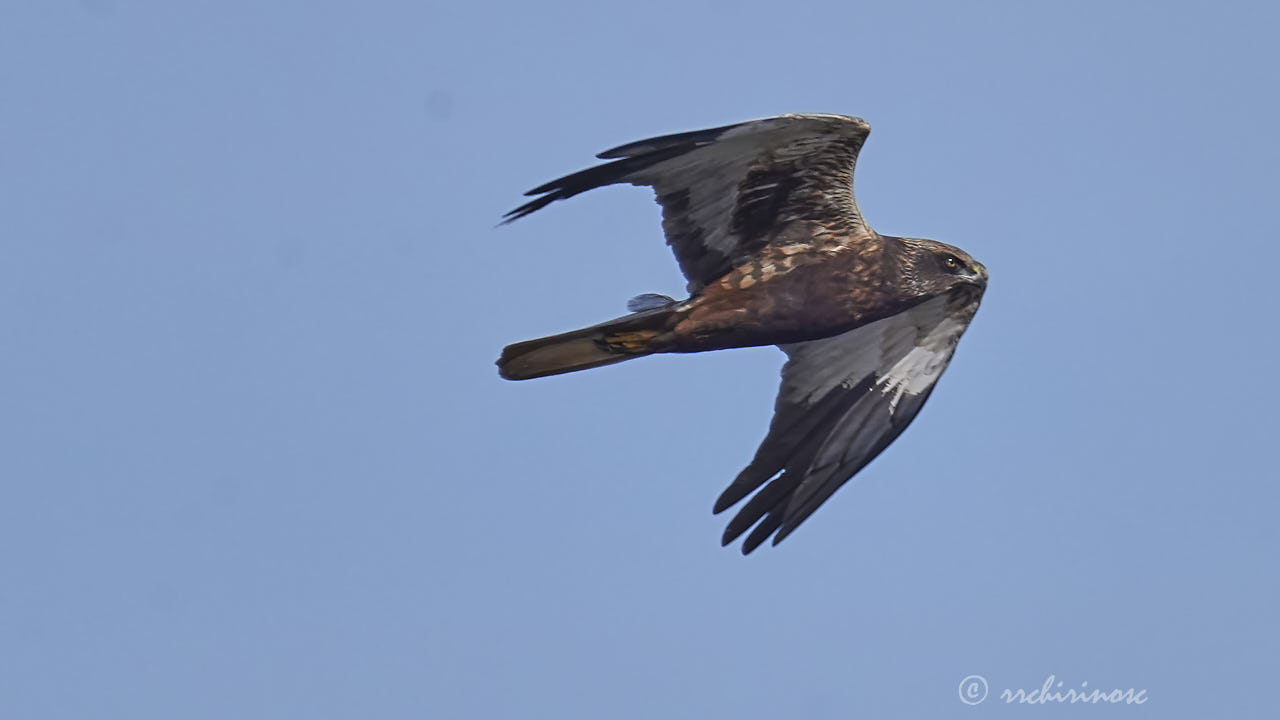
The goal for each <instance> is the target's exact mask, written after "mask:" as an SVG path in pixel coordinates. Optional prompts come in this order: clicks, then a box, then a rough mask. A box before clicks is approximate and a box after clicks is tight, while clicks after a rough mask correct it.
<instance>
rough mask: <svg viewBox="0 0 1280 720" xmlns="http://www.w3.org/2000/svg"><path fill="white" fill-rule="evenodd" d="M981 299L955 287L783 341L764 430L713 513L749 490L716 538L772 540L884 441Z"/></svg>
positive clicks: (914, 405)
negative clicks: (837, 328)
mask: <svg viewBox="0 0 1280 720" xmlns="http://www.w3.org/2000/svg"><path fill="white" fill-rule="evenodd" d="M980 300H981V291H980V290H978V291H976V292H975V291H974V290H973V289H972V288H967V287H966V288H961V289H959V290H957V291H953V292H952V293H951V294H948V295H944V296H941V297H937V298H933V299H931V300H927V301H925V302H923V303H921V304H919V305H916V306H914V307H912V308H911V309H909V310H905V311H903V312H901V313H899V314H897V315H894V316H892V317H888V318H885V319H883V320H880V321H877V322H874V323H871V324H869V325H864V326H863V327H860V328H857V329H856V330H851V331H849V332H847V333H844V334H842V335H837V336H835V337H831V338H826V339H823V340H813V341H810V342H804V343H797V344H794V345H787V346H783V347H782V349H783V350H784V351H785V352H786V353H787V355H788V360H787V362H786V364H785V365H784V366H783V368H782V387H781V388H780V389H779V391H778V398H777V401H776V404H775V408H774V416H773V421H772V422H771V423H770V426H769V434H768V436H767V437H765V439H764V442H763V443H761V445H760V448H759V449H758V450H757V451H756V456H755V458H754V459H753V460H752V461H751V464H750V465H748V466H747V467H746V468H745V469H744V470H743V471H742V472H741V473H739V475H738V477H737V479H735V480H734V481H733V483H732V484H730V485H729V487H728V488H727V489H726V490H725V491H724V493H723V494H721V496H720V498H719V499H718V500H717V501H716V505H715V512H717V513H719V512H722V511H724V510H726V509H727V508H729V507H730V506H732V505H734V504H736V503H737V502H739V501H740V500H742V499H743V498H745V497H747V496H748V495H751V494H752V493H753V492H754V493H755V495H754V496H752V497H751V499H750V500H748V501H747V503H746V504H745V505H744V506H742V508H741V509H740V510H739V511H738V513H737V515H736V516H734V518H733V520H731V521H730V522H729V525H728V527H727V528H725V532H724V537H723V540H722V544H724V545H728V544H729V543H731V542H733V541H734V540H735V539H737V538H738V537H739V536H740V535H742V534H743V533H744V532H746V531H747V530H748V529H751V533H750V534H749V535H748V536H747V538H746V540H745V541H744V542H743V545H742V552H743V553H744V554H746V553H749V552H751V551H752V550H754V549H755V548H756V547H758V546H759V545H760V544H761V543H763V542H764V541H765V540H766V539H768V538H769V537H770V536H773V544H775V545H776V544H778V543H779V542H781V541H782V539H783V538H785V537H786V536H787V535H790V534H791V533H792V532H793V531H794V530H795V529H796V528H797V527H799V526H800V524H801V523H803V522H804V521H805V519H806V518H808V517H809V516H810V515H811V514H813V511H814V510H817V509H818V506H820V505H821V504H822V503H823V502H825V501H826V500H827V498H829V497H831V494H832V493H834V492H835V491H836V490H837V489H839V488H840V486H841V485H843V484H844V483H846V482H848V480H849V479H850V478H851V477H853V476H854V474H855V473H857V472H858V471H859V470H861V469H862V468H863V467H864V466H866V464H867V463H869V462H871V461H872V460H873V459H875V457H876V456H877V455H879V454H880V452H881V451H883V450H884V449H885V448H886V447H888V446H889V444H890V443H892V442H893V441H894V439H895V438H897V437H898V435H900V434H901V433H902V431H903V430H905V429H906V428H907V426H908V425H910V424H911V421H912V420H914V419H915V417H916V414H917V413H919V412H920V409H921V408H922V407H924V403H925V400H927V399H928V397H929V393H931V392H932V391H933V386H934V385H935V384H936V383H937V382H938V378H939V377H941V376H942V372H943V370H945V369H946V367H947V364H948V363H949V362H950V361H951V356H952V354H953V353H954V352H955V348H956V344H957V343H958V342H959V340H960V336H961V334H963V333H964V331H965V328H967V327H968V325H969V321H970V320H972V319H973V314H974V313H975V312H976V311H977V309H978V303H979V302H980ZM779 473H780V474H779ZM775 476H776V477H775ZM766 483H767V484H766ZM761 486H763V487H761ZM757 490H758V492H757ZM753 526H754V529H752V527H753ZM775 533H776V534H775Z"/></svg>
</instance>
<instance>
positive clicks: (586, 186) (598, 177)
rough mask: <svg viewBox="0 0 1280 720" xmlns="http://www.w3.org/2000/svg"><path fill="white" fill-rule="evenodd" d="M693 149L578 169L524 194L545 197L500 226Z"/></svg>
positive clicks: (658, 152)
mask: <svg viewBox="0 0 1280 720" xmlns="http://www.w3.org/2000/svg"><path fill="white" fill-rule="evenodd" d="M694 147H695V146H694V145H691V144H684V145H673V146H670V147H663V148H658V149H656V150H654V151H653V152H646V153H644V154H643V155H636V156H634V157H624V158H622V159H620V160H613V161H612V162H607V163H605V164H603V165H596V166H595V167H589V168H587V169H586V170H579V171H578V172H576V173H573V174H571V175H565V176H564V177H562V178H557V179H555V180H552V181H550V182H546V183H543V184H541V185H539V186H538V187H536V188H534V189H532V190H530V191H528V192H526V193H525V197H533V196H534V195H541V196H542V197H539V198H534V199H533V200H530V201H529V202H527V203H525V204H524V205H521V206H520V207H518V208H516V209H515V210H512V211H511V212H509V213H507V214H506V215H503V216H502V217H503V218H504V220H503V221H502V222H501V223H499V225H506V224H507V223H510V222H515V221H516V220H519V219H520V218H522V217H524V216H525V215H529V214H531V213H535V212H537V211H539V210H541V209H542V208H544V207H546V206H548V205H550V204H551V203H553V202H555V201H556V200H567V199H569V198H571V197H573V196H574V195H578V194H580V193H584V192H586V191H588V190H592V189H594V188H598V187H604V186H605V185H613V184H616V183H620V182H627V176H629V175H631V174H632V173H634V172H637V171H640V170H643V169H645V168H647V167H649V166H650V165H656V164H657V163H660V162H662V161H663V160H669V159H670V158H673V157H675V156H677V155H683V154H684V153H686V152H689V151H690V150H692V149H693V148H694Z"/></svg>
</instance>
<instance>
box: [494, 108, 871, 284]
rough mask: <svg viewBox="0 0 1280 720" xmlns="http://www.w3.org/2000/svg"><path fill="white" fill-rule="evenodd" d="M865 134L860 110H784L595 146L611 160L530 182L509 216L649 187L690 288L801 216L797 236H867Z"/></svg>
mask: <svg viewBox="0 0 1280 720" xmlns="http://www.w3.org/2000/svg"><path fill="white" fill-rule="evenodd" d="M869 132H870V126H869V125H868V124H867V123H866V122H865V121H864V120H861V119H860V118H853V117H845V116H841V115H780V116H777V117H771V118H764V119H760V120H751V121H748V122H744V123H738V124H736V125H726V126H724V127H718V128H712V129H708V130H699V131H694V132H685V133H677V134H674V135H665V136H662V137H656V138H650V139H648V140H641V141H639V142H634V143H629V144H626V145H621V146H619V147H616V148H613V149H611V150H607V151H605V152H603V153H600V155H599V157H600V158H601V159H607V160H611V162H608V163H604V164H602V165H598V166H596V167H593V168H588V169H586V170H582V171H580V172H577V173H573V174H572V175H567V176H565V177H563V178H560V179H558V180H553V181H551V182H549V183H546V184H544V185H541V186H539V187H536V188H534V189H533V190H530V191H529V192H528V193H526V194H527V195H531V196H532V195H538V196H540V197H537V198H535V199H533V200H530V201H529V202H527V203H525V204H524V205H521V206H520V207H518V208H516V209H515V210H512V211H511V212H509V213H507V215H506V220H505V222H510V221H512V220H516V219H518V218H521V217H524V216H525V215H528V214H530V213H532V212H535V211H537V210H539V209H541V208H543V207H545V206H547V205H548V204H550V203H552V202H554V201H556V200H563V199H566V198H570V197H573V196H574V195H577V194H579V193H582V192H585V191H587V190H590V189H592V188H596V187H602V186H605V185H612V184H616V183H630V184H632V185H644V186H650V187H653V188H654V191H655V193H656V195H657V200H658V203H659V204H660V205H661V206H662V226H663V232H664V234H665V235H666V238H667V244H668V245H670V246H671V249H672V251H673V252H674V253H675V256H676V260H677V262H678V263H679V265H680V270H681V272H682V273H683V274H684V276H685V278H686V279H687V280H688V281H689V290H690V291H691V292H692V291H696V290H697V289H699V288H701V287H702V286H704V285H706V284H708V283H710V282H711V281H712V280H715V279H716V278H718V277H720V276H721V275H724V274H725V273H726V272H728V271H729V270H730V269H732V268H733V267H734V266H736V265H737V264H738V263H740V262H741V261H743V260H745V259H746V258H748V257H750V256H752V255H754V254H755V253H757V252H759V251H760V250H761V249H763V248H764V247H765V246H767V245H768V244H769V243H770V242H773V241H774V240H775V239H776V238H777V237H778V235H779V234H780V233H781V232H782V231H783V230H785V229H786V228H787V227H789V226H791V225H793V224H795V223H797V222H799V223H804V224H805V225H806V232H805V233H803V234H801V235H800V237H801V238H802V239H803V241H816V242H821V241H822V240H824V239H828V238H836V239H839V238H846V237H857V236H861V235H865V234H869V233H870V232H871V230H870V228H868V227H867V225H866V223H865V222H864V221H863V218H862V214H861V212H860V211H859V210H858V205H857V201H856V200H855V198H854V192H853V173H854V167H855V165H856V162H857V157H858V152H859V150H861V148H862V144H863V142H864V141H865V140H866V138H867V134H868V133H869Z"/></svg>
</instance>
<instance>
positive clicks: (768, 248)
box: [498, 115, 987, 554]
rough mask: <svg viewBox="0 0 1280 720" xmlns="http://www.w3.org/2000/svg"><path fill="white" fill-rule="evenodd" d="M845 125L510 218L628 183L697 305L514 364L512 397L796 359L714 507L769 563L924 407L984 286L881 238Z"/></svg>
mask: <svg viewBox="0 0 1280 720" xmlns="http://www.w3.org/2000/svg"><path fill="white" fill-rule="evenodd" d="M870 129H871V127H870V125H868V124H867V123H866V121H864V120H862V119H860V118H855V117H845V116H841V115H780V116H777V117H770V118H763V119H760V120H751V121H747V122H743V123H738V124H735V125H727V126H724V127H718V128H712V129H709V130H698V131H694V132H685V133H678V134H675V135H666V136H663V137H657V138H653V139H650V140H641V141H639V142H634V143H630V144H627V145H622V146H620V147H616V148H614V149H612V150H607V151H605V152H602V153H600V154H599V155H598V156H597V157H599V158H601V159H603V160H608V161H609V162H606V163H603V164H601V165H597V166H595V167H592V168H588V169H586V170H583V171H581V172H577V173H574V174H572V175H568V176H566V177H562V178H560V179H559V180H553V181H551V182H549V183H546V184H545V185H540V186H538V187H536V188H534V189H533V190H530V191H529V192H528V193H526V195H527V196H536V197H534V199H532V200H530V201H529V202H527V203H525V204H524V205H521V206H520V207H518V208H516V209H515V210H512V211H511V212H509V213H507V215H506V216H505V218H506V219H505V221H504V224H505V223H506V222H511V221H513V220H516V219H518V218H521V217H524V216H525V215H528V214H530V213H532V212H534V211H536V210H539V209H541V208H543V207H545V206H547V205H549V204H550V203H552V202H555V201H556V200H564V199H566V198H570V197H573V196H574V195H577V194H579V193H582V192H585V191H587V190H590V189H592V188H597V187H603V186H605V185H613V184H618V183H629V184H632V185H643V186H649V187H652V188H653V189H654V191H655V192H656V194H657V200H658V203H659V204H660V205H661V206H662V229H663V232H664V234H665V235H666V240H667V244H668V245H670V246H671V249H672V251H673V252H674V253H675V257H676V261H677V262H678V263H679V265H680V270H681V272H682V273H683V274H684V276H685V278H686V279H687V280H688V292H689V297H688V299H685V300H675V299H672V298H669V297H666V296H662V295H654V294H649V295H641V296H639V297H636V298H634V299H632V301H631V302H630V303H628V310H630V311H632V312H631V314H629V315H626V316H624V317H621V318H618V319H616V320H610V321H608V322H604V323H601V324H599V325H593V326H591V327H588V328H583V329H581V330H575V331H573V332H567V333H563V334H560V335H552V336H550V337H544V338H539V339H537V340H528V341H525V342H520V343H515V344H513V345H509V346H507V347H506V348H505V349H504V350H503V351H502V356H501V358H500V359H499V360H498V370H499V373H500V374H501V376H502V377H504V378H507V379H508V380H527V379H530V378H537V377H544V376H547V375H557V374H560V373H567V372H574V371H577V370H585V369H587V368H594V367H599V366H602V365H610V364H613V363H618V362H622V361H624V360H632V359H635V358H638V357H643V356H645V355H652V354H654V353H694V352H705V351H708V350H723V349H727V348H738V347H751V346H758V345H777V346H778V347H779V348H781V349H782V351H783V352H784V353H786V355H787V360H786V363H785V364H784V365H783V367H782V386H781V388H780V389H779V391H778V397H777V400H776V402H775V406H774V415H773V420H772V421H771V423H770V425H769V431H768V434H767V435H766V437H765V439H764V441H763V442H762V443H761V445H760V447H759V449H758V450H756V453H755V457H754V458H753V459H752V460H751V462H750V464H748V465H747V466H746V468H745V469H743V470H742V472H741V473H739V474H738V476H737V478H736V479H734V481H733V482H732V483H730V485H729V487H728V488H727V489H725V491H724V492H723V493H722V494H721V495H720V497H719V499H718V500H717V501H716V503H715V508H714V512H716V513H720V512H722V511H724V510H726V509H728V508H730V507H732V506H733V505H736V504H737V503H739V502H740V501H742V500H744V499H747V498H748V496H750V499H747V501H746V503H745V504H744V505H743V506H742V507H741V508H740V509H739V510H738V511H737V514H736V515H735V516H734V517H733V519H732V520H731V521H730V522H729V524H728V527H727V528H726V529H725V531H724V536H723V538H722V544H723V545H728V544H729V543H731V542H733V541H735V540H736V539H737V538H738V537H740V536H741V535H742V534H743V533H746V532H747V531H748V530H750V533H749V534H747V537H746V539H745V540H744V541H743V544H742V552H743V553H744V554H746V553H750V552H751V551H752V550H754V549H756V548H757V547H758V546H759V545H760V544H761V543H763V542H764V541H765V540H767V539H769V538H770V537H772V538H773V544H774V545H776V544H778V543H779V542H780V541H782V540H783V539H784V538H786V537H787V536H788V535H790V534H791V533H792V532H794V531H795V529H796V528H797V527H799V526H800V524H801V523H803V522H804V521H805V519H806V518H808V517H809V516H810V515H811V514H812V513H813V511H814V510H816V509H817V508H818V506H820V505H822V503H823V502H825V501H826V500H827V498H829V497H831V494H832V493H834V492H835V491H836V490H837V489H838V488H839V487H840V486H841V485H843V484H844V483H846V482H847V481H848V480H849V479H850V478H851V477H853V475H854V474H855V473H857V472H858V471H859V470H861V469H862V468H863V467H864V466H866V464H867V463H869V462H871V460H872V459H874V458H875V457H876V456H877V455H879V454H880V452H881V451H883V450H884V449H885V448H886V447H887V446H888V445H889V443H891V442H893V441H894V439H896V438H897V437H898V435H900V434H901V433H902V431H903V430H905V429H906V427H907V425H909V424H910V423H911V421H912V420H913V419H914V418H915V417H916V415H917V414H918V413H919V412H920V409H921V408H922V407H923V406H924V403H925V400H927V399H928V397H929V394H930V393H931V392H932V391H933V387H934V385H935V384H936V383H937V382H938V378H939V377H940V376H941V375H942V372H943V370H945V369H946V367H947V364H948V363H949V362H950V361H951V356H952V354H953V353H954V352H955V349H956V344H957V343H958V342H959V340H960V336H961V334H963V333H964V331H965V329H966V328H967V327H968V326H969V322H970V321H971V320H972V319H973V316H974V313H975V312H977V310H978V304H979V302H980V301H981V300H982V294H983V291H984V290H985V289H986V286H987V270H986V268H985V267H983V265H982V264H981V263H979V262H977V261H975V260H974V259H973V258H972V257H970V256H969V255H968V254H967V253H965V252H964V251H963V250H960V249H959V248H955V247H952V246H950V245H947V244H944V243H941V242H936V241H934V240H924V239H921V238H907V237H894V236H891V235H881V234H879V233H877V232H876V231H874V230H872V229H871V228H870V227H869V226H868V225H867V223H866V221H865V220H864V219H863V217H862V212H861V211H860V210H859V209H858V203H857V201H856V200H855V199H854V192H853V173H854V164H855V162H856V161H857V158H858V151H859V150H861V148H862V144H863V142H864V141H865V140H866V139H867V134H868V133H869V132H870Z"/></svg>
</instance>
